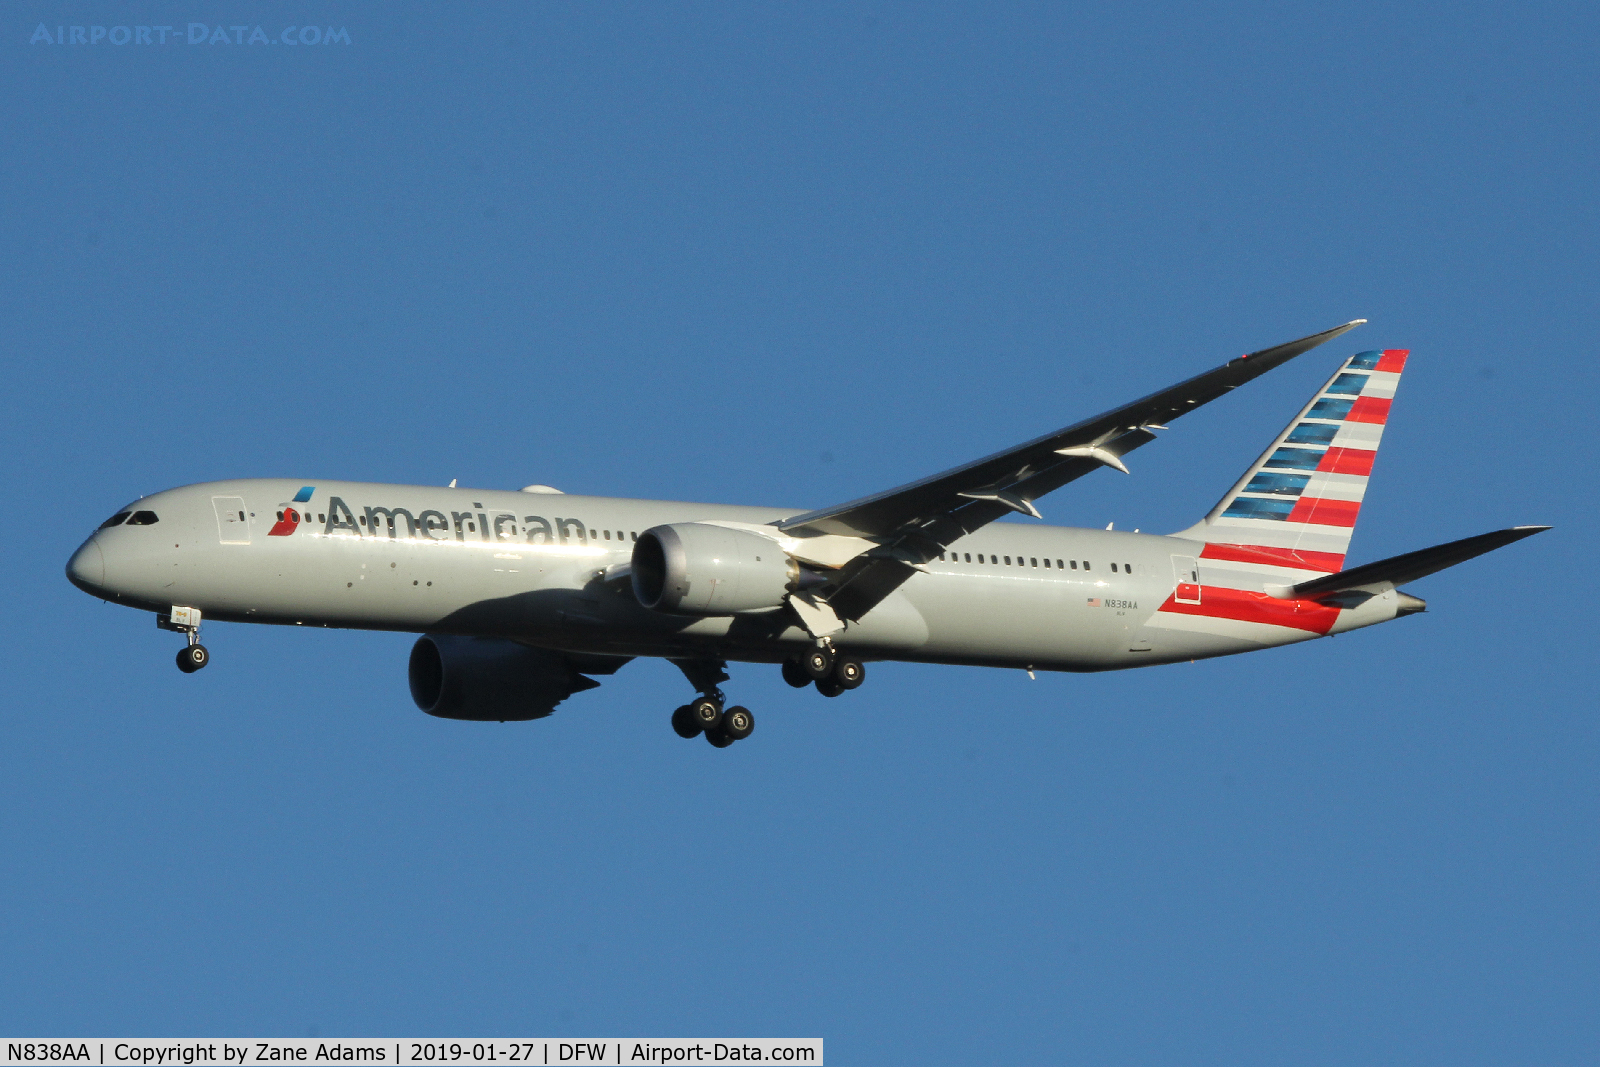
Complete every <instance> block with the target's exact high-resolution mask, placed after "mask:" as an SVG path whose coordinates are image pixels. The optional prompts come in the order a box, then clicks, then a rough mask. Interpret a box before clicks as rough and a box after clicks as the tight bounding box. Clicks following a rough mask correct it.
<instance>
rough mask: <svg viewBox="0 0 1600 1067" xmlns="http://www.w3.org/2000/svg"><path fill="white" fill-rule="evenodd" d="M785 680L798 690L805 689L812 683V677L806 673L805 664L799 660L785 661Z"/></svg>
mask: <svg viewBox="0 0 1600 1067" xmlns="http://www.w3.org/2000/svg"><path fill="white" fill-rule="evenodd" d="M783 680H784V681H786V682H788V683H789V684H790V685H792V686H794V687H795V688H796V689H804V688H805V687H806V686H808V685H810V684H811V682H812V678H811V675H809V674H807V673H806V668H805V664H803V663H801V662H800V661H799V660H797V659H786V660H784V661H783Z"/></svg>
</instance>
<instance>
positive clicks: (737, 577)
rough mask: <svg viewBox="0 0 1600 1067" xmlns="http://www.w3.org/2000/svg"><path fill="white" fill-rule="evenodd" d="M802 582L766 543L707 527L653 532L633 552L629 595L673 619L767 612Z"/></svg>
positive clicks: (642, 537)
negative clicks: (631, 589)
mask: <svg viewBox="0 0 1600 1067" xmlns="http://www.w3.org/2000/svg"><path fill="white" fill-rule="evenodd" d="M800 577H801V574H800V566H799V564H797V563H796V562H795V561H794V560H792V559H790V558H789V556H788V554H787V553H785V552H784V551H783V549H781V548H779V547H778V545H777V544H776V543H775V542H773V541H772V540H771V539H770V538H766V537H763V536H761V535H760V534H755V533H750V532H748V531H745V530H734V529H730V528H728V527H726V526H713V525H711V524H710V523H704V522H682V523H674V524H672V525H668V526H656V527H652V528H651V529H648V530H646V531H645V532H644V533H642V534H640V535H639V540H638V542H636V543H635V544H634V546H633V595H634V596H635V597H637V598H638V600H639V603H641V604H643V605H644V606H645V607H647V608H649V609H651V610H652V611H663V612H667V613H669V614H673V615H737V614H739V613H740V612H746V611H771V610H772V609H774V608H779V607H782V606H783V598H784V596H785V595H787V594H788V592H789V591H790V590H791V589H792V588H794V587H795V583H797V582H798V581H799V580H800Z"/></svg>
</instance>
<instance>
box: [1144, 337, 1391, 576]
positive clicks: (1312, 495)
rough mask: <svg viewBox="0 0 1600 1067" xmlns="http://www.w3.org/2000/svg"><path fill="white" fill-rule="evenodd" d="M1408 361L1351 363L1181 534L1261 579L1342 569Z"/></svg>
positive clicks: (1387, 355) (1384, 356)
mask: <svg viewBox="0 0 1600 1067" xmlns="http://www.w3.org/2000/svg"><path fill="white" fill-rule="evenodd" d="M1406 355H1407V350H1406V349H1389V350H1386V351H1382V352H1360V353H1357V354H1356V355H1354V356H1352V357H1350V359H1349V361H1348V362H1346V363H1345V365H1344V366H1343V367H1341V368H1339V372H1338V373H1337V374H1335V375H1334V376H1333V377H1332V378H1331V379H1330V380H1329V381H1328V384H1327V385H1325V386H1323V387H1322V388H1321V389H1319V390H1317V394H1316V396H1314V397H1312V398H1311V402H1310V403H1309V404H1307V405H1306V406H1305V408H1304V409H1303V410H1302V411H1301V412H1300V414H1299V415H1298V416H1296V418H1295V420H1294V421H1293V422H1291V423H1290V424H1289V426H1288V428H1287V429H1285V430H1284V431H1283V432H1282V433H1281V434H1279V435H1278V437H1277V439H1276V440H1274V441H1273V442H1272V446H1271V447H1270V448H1268V449H1267V450H1266V452H1264V453H1262V455H1261V458H1260V459H1258V460H1256V461H1255V463H1253V464H1251V465H1250V469H1249V470H1247V471H1246V472H1245V474H1244V477H1242V478H1240V479H1239V481H1238V483H1237V484H1235V485H1234V487H1233V488H1232V489H1230V490H1229V491H1228V494H1227V495H1226V496H1224V497H1223V498H1222V499H1221V500H1220V501H1219V502H1218V503H1217V506H1216V507H1214V508H1212V509H1211V513H1210V514H1208V515H1207V516H1206V517H1205V518H1204V519H1203V520H1201V521H1200V522H1199V523H1198V524H1196V525H1195V526H1192V527H1190V528H1189V529H1187V530H1184V531H1183V532H1181V533H1179V534H1177V535H1176V536H1178V537H1187V538H1191V539H1193V540H1196V541H1204V542H1206V547H1205V550H1204V551H1203V552H1201V558H1202V559H1205V560H1207V561H1208V562H1210V563H1211V566H1213V567H1215V566H1219V565H1220V566H1221V568H1222V569H1226V570H1234V569H1238V570H1240V571H1243V572H1247V573H1248V574H1249V575H1250V577H1252V578H1254V579H1256V580H1257V581H1259V580H1261V579H1262V578H1265V577H1267V576H1268V575H1269V574H1270V575H1274V576H1279V577H1284V578H1290V579H1291V580H1298V581H1303V580H1305V579H1306V578H1307V577H1309V576H1310V574H1333V573H1335V572H1337V571H1338V570H1339V569H1340V568H1342V567H1343V566H1344V557H1345V553H1346V551H1348V549H1349V547H1350V535H1351V533H1353V532H1354V530H1355V525H1356V517H1357V515H1358V514H1359V513H1360V511H1361V498H1362V497H1363V496H1364V495H1365V494H1366V489H1367V477H1368V475H1370V474H1371V473H1372V461H1373V459H1374V458H1376V456H1377V453H1378V443H1379V441H1380V440H1381V439H1382V438H1383V427H1384V423H1385V422H1386V421H1387V420H1388V417H1389V404H1390V402H1391V401H1392V400H1393V399H1394V393H1395V387H1396V386H1397V385H1399V383H1400V373H1401V371H1403V370H1404V369H1405V365H1406ZM1208 569H1210V568H1209V567H1208Z"/></svg>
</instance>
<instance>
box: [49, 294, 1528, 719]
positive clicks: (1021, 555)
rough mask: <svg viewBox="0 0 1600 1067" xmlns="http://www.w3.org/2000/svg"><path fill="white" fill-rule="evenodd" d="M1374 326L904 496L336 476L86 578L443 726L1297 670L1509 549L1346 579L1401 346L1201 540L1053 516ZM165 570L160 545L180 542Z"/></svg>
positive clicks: (145, 518) (1219, 515) (195, 635)
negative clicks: (573, 703) (1416, 587)
mask: <svg viewBox="0 0 1600 1067" xmlns="http://www.w3.org/2000/svg"><path fill="white" fill-rule="evenodd" d="M1363 321H1365V320H1360V319H1358V320H1356V321H1355V322H1350V323H1346V324H1345V325H1343V326H1340V327H1337V328H1335V329H1332V330H1328V331H1326V332H1324V333H1319V334H1315V335H1313V336H1311V337H1306V338H1303V339H1301V340H1298V341H1292V342H1290V343H1289V344H1285V345H1279V346H1278V347H1276V348H1268V349H1264V350H1263V351H1260V352H1254V353H1251V354H1250V355H1247V356H1241V357H1239V358H1238V359H1235V360H1231V361H1229V362H1228V363H1225V364H1223V365H1222V366H1220V367H1217V368H1216V369H1214V370H1211V371H1208V372H1206V373H1204V374H1201V375H1199V376H1198V377H1195V378H1191V379H1189V380H1188V381H1186V382H1182V383H1181V384H1178V385H1175V386H1172V387H1171V388H1169V389H1163V390H1161V391H1160V392H1158V393H1153V394H1151V395H1150V396H1147V397H1145V398H1144V399H1142V400H1136V401H1134V402H1133V403H1131V404H1128V405H1126V406H1124V407H1120V408H1117V409H1116V410H1114V411H1108V412H1106V413H1105V414H1102V415H1097V416H1095V417H1094V418H1091V419H1086V420H1084V421H1083V422H1079V423H1076V424H1074V425H1072V426H1068V427H1067V428H1065V429H1062V430H1057V431H1056V432H1054V433H1050V434H1046V435H1045V436H1043V437H1039V438H1035V439H1034V440H1032V441H1028V442H1027V443H1025V444H1021V445H1018V446H1016V447H1015V448H1010V449H1007V450H1005V451H1003V452H998V453H995V454H994V455H992V456H987V457H985V458H983V459H979V460H974V461H973V462H971V463H968V464H965V465H964V466H961V467H957V468H955V469H954V470H949V471H945V472H944V473H942V474H935V475H933V476H931V477H928V478H923V479H922V480H921V481H916V482H912V483H910V484H908V485H903V486H901V487H899V488H898V489H891V490H888V491H887V492H882V493H877V494H874V495H872V496H867V497H862V498H861V499H859V500H852V501H850V502H848V503H844V504H838V505H835V506H833V507H827V508H822V509H820V510H816V511H797V510H796V509H794V508H770V507H744V506H737V505H729V504H685V503H677V502H671V501H661V500H626V499H616V498H611V497H594V496H576V495H567V494H565V493H562V492H560V491H558V490H556V489H552V488H550V487H548V486H543V485H531V486H528V487H527V488H525V489H523V490H521V491H520V492H507V491H495V490H484V489H463V488H457V487H456V486H455V484H454V483H453V482H452V483H451V485H450V486H449V487H447V488H436V487H428V486H416V485H377V484H369V483H362V482H333V481H325V480H321V479H309V480H302V479H293V480H289V479H281V478H280V479H247V480H240V481H227V482H209V483H206V484H203V485H191V486H185V487H183V488H181V489H169V490H167V491H166V492H162V493H157V494H155V495H154V496H148V497H142V498H140V499H139V500H137V501H136V502H134V503H132V504H129V505H128V506H127V507H125V508H123V509H121V510H120V511H118V512H117V513H116V514H115V515H113V516H111V518H109V519H107V520H106V521H105V523H104V524H103V525H102V526H101V527H100V529H99V530H97V531H96V532H95V533H94V534H93V535H92V536H91V537H90V538H89V539H88V540H87V541H85V542H84V543H83V546H82V547H80V548H79V549H78V551H77V552H76V553H75V554H74V555H73V557H72V559H71V561H70V562H69V563H68V564H67V575H68V577H69V578H70V579H71V580H72V582H73V583H74V584H75V585H77V586H78V587H79V588H80V589H83V590H84V591H85V592H88V593H91V594H93V595H94V596H97V597H101V598H102V599H105V600H109V601H112V602H115V603H118V604H123V605H126V606H128V607H132V608H138V609H141V610H144V611H150V612H154V613H155V616H156V624H157V625H158V626H160V627H161V628H163V629H166V630H173V631H176V632H178V633H181V634H183V635H185V636H186V638H187V642H188V643H187V644H186V645H185V646H184V647H183V648H182V649H180V650H179V653H178V667H179V669H180V670H183V671H185V672H190V673H192V672H194V671H197V670H199V669H200V668H202V667H204V666H205V665H206V664H207V663H208V662H209V661H210V654H209V653H208V652H207V651H206V648H205V646H204V645H202V644H200V640H199V635H200V625H201V621H202V620H203V619H213V620H223V621H227V622H260V623H274V624H277V625H280V626H322V627H344V628H359V629H369V630H399V631H407V632H412V633H420V634H422V636H421V637H420V638H419V639H418V640H417V642H416V644H415V645H414V646H413V647H412V650H411V659H410V666H409V676H410V683H411V694H412V697H413V698H414V699H415V700H416V702H417V705H418V707H420V708H421V709H422V710H423V711H425V712H427V713H428V714H430V715H437V716H441V717H443V718H451V719H473V720H480V721H482V720H490V721H501V722H504V721H508V720H525V719H536V718H540V717H542V716H545V715H549V714H550V713H551V711H553V710H554V709H555V707H556V705H557V704H559V703H561V702H562V701H563V700H565V699H566V698H568V697H569V696H572V695H573V694H574V693H577V692H580V691H582V690H585V689H592V688H594V687H596V686H597V685H599V684H600V683H598V682H596V681H595V680H594V677H593V676H595V675H609V674H612V673H614V672H615V671H616V670H617V669H618V668H620V667H621V666H622V665H623V664H625V663H627V662H628V661H629V660H630V659H632V658H634V657H636V656H661V657H664V658H666V659H669V660H671V661H672V662H673V663H675V664H677V666H678V667H679V668H680V669H681V670H682V671H683V674H684V676H685V678H687V679H688V682H689V684H690V685H691V686H693V688H694V690H695V691H696V692H697V693H698V694H699V695H698V697H697V698H696V699H694V700H693V701H691V702H690V703H688V704H684V705H683V706H681V707H679V708H678V709H677V710H676V711H675V712H673V714H672V726H673V728H674V729H675V730H676V731H677V732H678V734H680V735H681V736H683V737H686V738H687V737H694V736H696V735H704V736H705V738H706V739H707V740H708V741H710V742H711V744H713V745H715V746H717V747H718V748H723V747H726V746H728V745H731V744H732V743H733V742H735V741H738V740H741V739H743V738H746V737H749V736H750V733H751V731H752V729H754V726H755V718H754V716H753V715H752V714H751V712H750V711H749V710H748V709H747V708H743V707H739V706H734V707H725V704H724V697H723V693H722V690H721V688H720V687H721V685H722V683H724V682H726V681H727V680H728V674H727V671H726V666H727V663H728V661H730V660H733V661H741V662H748V663H773V664H781V665H782V671H783V677H784V680H785V681H787V682H788V683H789V684H790V685H793V686H796V687H801V686H807V685H814V686H815V687H816V689H817V690H818V691H819V692H821V693H822V694H823V695H824V696H829V697H836V696H839V695H840V694H842V693H844V692H846V691H848V690H851V689H854V688H856V687H857V686H859V685H861V683H862V681H863V680H864V679H865V677H866V664H867V663H869V662H872V661H874V660H906V661H914V662H920V663H950V664H966V665H971V666H980V667H1009V668H1013V669H1021V670H1027V671H1030V672H1032V671H1039V670H1045V671H1104V670H1118V669H1122V668H1126V667H1144V666H1149V665H1151V664H1156V663H1172V662H1175V661H1179V660H1193V659H1200V658H1204V657H1210V656H1227V655H1232V654H1234V653H1238V652H1253V651H1256V650H1258V649H1264V648H1271V647H1273V646H1276V645H1287V644H1292V643H1294V642H1297V641H1309V640H1311V639H1312V638H1317V637H1325V636H1328V635H1330V634H1338V633H1344V632H1345V631H1347V630H1354V629H1357V628H1359V627H1363V626H1371V625H1373V624H1375V623H1381V622H1388V621H1390V620H1391V619H1397V618H1400V617H1402V616H1405V615H1412V614H1415V613H1417V612H1420V611H1422V610H1423V609H1424V606H1425V605H1424V603H1423V601H1421V600H1419V599H1418V598H1417V597H1415V596H1412V595H1411V594H1409V593H1406V592H1403V591H1401V589H1400V586H1402V585H1406V584H1408V583H1410V582H1414V581H1416V580H1417V579H1419V578H1422V577H1424V576H1426V575H1429V574H1432V573H1434V572H1435V571H1439V570H1442V569H1444V568H1446V567H1449V566H1452V565H1454V564H1457V563H1460V562H1462V561H1463V560H1467V559H1471V558H1472V557H1474V556H1477V555H1480V554H1482V553H1484V552H1488V551H1490V550H1492V549H1495V548H1499V547H1501V546H1503V545H1507V544H1510V543H1511V542H1513V541H1517V540H1520V539H1521V538H1524V537H1527V536H1529V535H1531V534H1534V533H1538V532H1539V531H1541V530H1545V529H1548V527H1545V526H1517V527H1513V528H1511V529H1507V530H1500V531H1497V532H1494V533H1486V534H1481V535H1479V536H1477V537H1469V538H1466V539H1465V540H1461V541H1453V542H1451V543H1449V544H1444V545H1438V546H1436V547H1434V548H1425V549H1422V550H1420V551H1417V552H1409V553H1406V554H1405V555H1402V556H1395V557H1394V558H1392V559H1386V560H1380V561H1378V562H1375V563H1365V564H1361V565H1359V566H1355V567H1346V566H1345V552H1346V549H1347V548H1348V547H1349V544H1350V535H1351V533H1352V532H1353V530H1354V529H1355V524H1356V518H1357V516H1358V514H1359V513H1360V510H1361V499H1362V495H1363V493H1364V492H1365V490H1366V486H1367V478H1368V476H1369V475H1370V473H1371V471H1372V463H1373V459H1374V458H1375V457H1376V455H1377V451H1378V444H1379V441H1380V440H1381V439H1382V437H1383V428H1384V424H1385V422H1386V421H1387V420H1388V416H1389V406H1390V403H1391V401H1392V400H1393V398H1394V395H1395V387H1396V385H1397V384H1398V383H1399V381H1400V375H1401V372H1402V371H1403V370H1404V369H1405V365H1406V355H1407V353H1406V352H1405V351H1403V350H1385V351H1368V352H1359V353H1357V354H1356V355H1354V356H1351V357H1350V358H1349V359H1347V360H1345V361H1344V362H1343V363H1342V364H1341V365H1340V367H1339V369H1338V370H1337V372H1335V373H1334V375H1333V377H1332V378H1330V379H1329V380H1328V383H1327V384H1326V385H1324V386H1323V387H1322V388H1321V389H1318V390H1317V392H1316V395H1315V396H1313V397H1312V398H1311V400H1310V402H1309V403H1307V404H1306V406H1305V407H1304V408H1303V409H1302V410H1301V411H1300V413H1299V414H1298V415H1296V416H1295V417H1294V419H1292V420H1291V421H1290V423H1289V425H1288V427H1287V428H1285V429H1284V431H1283V432H1282V433H1280V434H1279V435H1278V436H1277V437H1276V438H1275V439H1274V440H1273V441H1272V443H1271V444H1270V445H1269V446H1268V447H1267V449H1266V451H1265V452H1263V453H1262V454H1261V457H1260V458H1259V459H1257V460H1256V461H1255V462H1254V463H1252V464H1251V465H1250V466H1249V468H1248V469H1247V470H1246V471H1245V472H1244V474H1243V475H1242V476H1241V477H1240V478H1239V480H1238V482H1237V483H1236V484H1235V485H1234V486H1233V488H1231V489H1229V490H1228V492H1227V493H1226V494H1225V495H1224V496H1223V497H1222V499H1221V500H1220V501H1218V503H1217V505H1216V507H1214V508H1212V509H1211V512H1210V513H1209V514H1208V515H1206V516H1205V518H1203V519H1201V520H1200V521H1199V522H1198V523H1196V524H1195V525H1193V526H1191V527H1189V528H1188V529H1186V530H1181V531H1179V532H1177V533H1174V534H1170V535H1166V536H1157V535H1153V534H1142V533H1139V532H1137V531H1135V532H1133V533H1124V532H1121V531H1113V530H1112V529H1111V528H1110V527H1107V528H1106V529H1105V530H1081V529H1070V528H1063V527H1055V526H1044V525H1037V524H1033V523H1021V522H1006V523H996V522H995V520H996V519H999V518H1002V517H1004V516H1008V515H1012V514H1014V513H1016V514H1021V515H1026V516H1030V517H1032V518H1034V519H1039V518H1040V517H1041V516H1040V514H1039V511H1038V509H1037V508H1036V507H1035V505H1034V501H1036V500H1037V499H1038V498H1039V497H1041V496H1043V495H1044V494H1046V493H1048V492H1050V491H1051V490H1054V489H1059V488H1060V487H1061V486H1063V485H1066V484H1067V483H1068V482H1070V481H1073V480H1074V479H1077V478H1080V477H1082V476H1083V475H1085V474H1089V473H1090V472H1092V471H1096V470H1099V469H1100V468H1102V467H1110V468H1112V469H1114V470H1117V471H1122V472H1124V473H1126V472H1127V470H1128V468H1127V466H1126V464H1125V462H1124V457H1126V456H1127V455H1128V454H1129V453H1130V452H1132V451H1133V450H1134V449H1136V448H1139V447H1140V446H1141V445H1144V444H1147V443H1149V442H1150V441H1153V440H1155V439H1156V436H1157V434H1158V432H1160V431H1163V430H1166V429H1167V426H1168V424H1170V423H1171V422H1172V420H1174V419H1176V418H1178V417H1179V416H1182V415H1186V414H1188V413H1189V412H1191V411H1193V410H1195V409H1196V408H1198V407H1200V406H1201V405H1203V404H1207V403H1209V402H1210V401H1212V400H1215V399H1216V398H1217V397H1219V396H1222V395H1223V394H1224V393H1227V392H1228V391H1230V390H1232V389H1234V388H1235V387H1237V386H1240V385H1243V384H1244V383H1246V382H1248V381H1250V380H1251V379H1253V378H1256V377H1258V376H1260V375H1262V374H1265V373H1266V372H1267V371H1269V370H1272V369H1273V368H1274V367H1278V366H1281V365H1282V364H1284V363H1286V362H1287V361H1289V360H1290V359H1293V358H1294V357H1295V356H1298V355H1300V354H1302V353H1304V352H1307V351H1309V350H1310V349H1313V348H1315V347H1317V346H1318V345H1320V344H1322V343H1323V342H1325V341H1330V340H1332V339H1333V338H1335V337H1338V336H1339V335H1340V334H1343V333H1345V332H1346V331H1347V330H1350V329H1353V328H1354V327H1355V326H1357V325H1359V324H1360V323H1361V322H1363ZM169 546H170V547H169Z"/></svg>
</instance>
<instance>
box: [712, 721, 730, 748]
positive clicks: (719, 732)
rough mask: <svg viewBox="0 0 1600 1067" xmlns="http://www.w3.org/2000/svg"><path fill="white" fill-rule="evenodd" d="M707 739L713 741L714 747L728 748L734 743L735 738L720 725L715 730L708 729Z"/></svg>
mask: <svg viewBox="0 0 1600 1067" xmlns="http://www.w3.org/2000/svg"><path fill="white" fill-rule="evenodd" d="M706 740H707V741H710V742H711V747H712V748H727V747H728V746H729V745H731V744H733V738H731V737H729V736H728V735H727V734H726V733H725V732H723V729H722V727H720V726H719V727H717V728H716V729H715V730H707V731H706Z"/></svg>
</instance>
